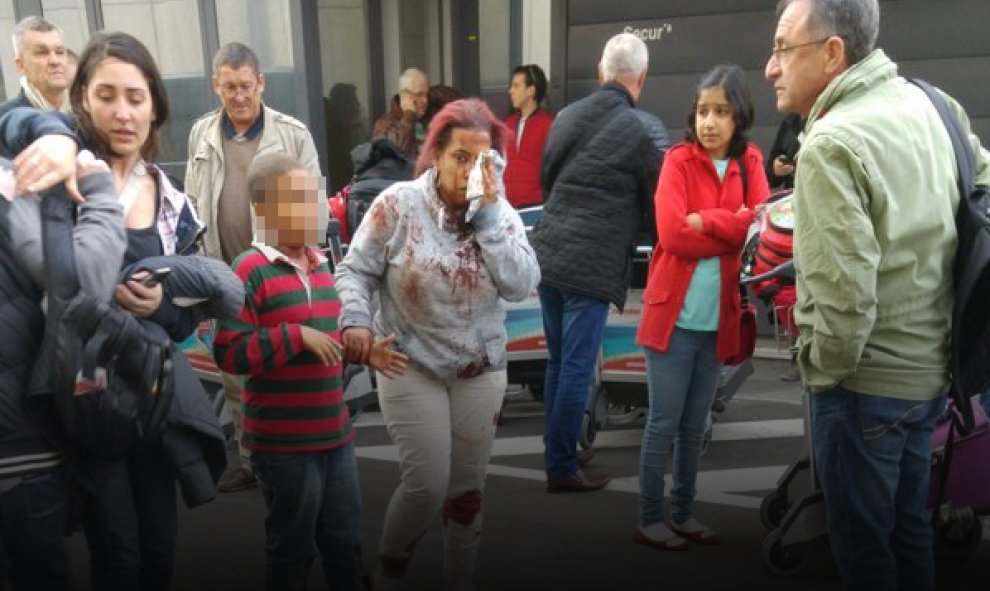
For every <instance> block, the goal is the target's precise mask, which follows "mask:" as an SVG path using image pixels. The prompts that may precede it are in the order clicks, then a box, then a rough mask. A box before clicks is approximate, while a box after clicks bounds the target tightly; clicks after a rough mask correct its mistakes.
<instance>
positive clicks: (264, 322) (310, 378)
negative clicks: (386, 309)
mask: <svg viewBox="0 0 990 591" xmlns="http://www.w3.org/2000/svg"><path fill="white" fill-rule="evenodd" d="M307 255H308V256H309V259H310V268H311V270H310V272H309V273H308V274H304V273H303V271H302V270H301V269H300V268H299V267H297V266H296V265H294V264H293V263H292V262H290V261H289V259H288V258H286V257H285V255H283V254H282V253H280V252H279V251H277V250H275V249H274V248H271V247H268V246H265V245H263V244H255V245H254V246H253V247H252V248H251V249H249V250H247V251H245V252H244V253H242V254H241V255H240V256H239V257H237V259H236V260H235V261H234V262H233V265H232V267H233V269H234V273H236V274H237V276H238V277H240V278H241V281H243V282H244V291H245V297H244V307H243V308H241V313H240V315H239V316H238V317H237V319H227V320H222V321H221V322H220V324H219V328H218V330H217V334H216V335H215V336H214V340H213V356H214V357H215V358H216V362H217V366H219V367H220V369H221V370H222V371H225V372H228V373H233V374H242V375H247V376H248V377H247V380H245V384H244V439H243V442H242V444H243V445H244V447H246V448H248V449H251V450H254V451H276V452H305V451H319V450H325V449H330V448H333V447H336V446H338V445H342V444H344V443H347V442H348V441H350V440H351V439H353V437H354V433H353V432H352V430H351V425H350V420H349V419H350V417H349V415H348V412H347V406H346V405H345V404H344V392H343V388H342V370H343V365H342V364H341V363H336V364H334V365H331V366H326V365H323V363H321V362H320V361H319V359H318V358H317V357H316V356H315V355H314V354H313V353H310V352H309V351H306V350H304V349H303V342H302V335H301V332H300V328H301V327H302V326H309V327H311V328H314V329H317V330H321V331H323V332H325V333H328V334H330V335H331V336H333V337H334V338H335V339H337V340H339V339H340V332H339V330H338V327H337V318H338V316H339V315H340V306H341V305H340V298H339V297H338V295H337V289H336V287H335V286H334V281H333V275H332V274H331V273H330V268H329V266H328V265H327V261H326V258H324V257H323V256H322V255H320V254H319V252H318V251H316V250H314V249H307Z"/></svg>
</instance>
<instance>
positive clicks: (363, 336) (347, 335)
mask: <svg viewBox="0 0 990 591" xmlns="http://www.w3.org/2000/svg"><path fill="white" fill-rule="evenodd" d="M343 339H344V359H346V360H347V362H348V363H357V364H359V365H366V364H367V363H368V355H370V354H371V344H372V343H371V341H372V337H371V329H369V328H365V327H363V326H350V327H348V328H345V329H344V332H343Z"/></svg>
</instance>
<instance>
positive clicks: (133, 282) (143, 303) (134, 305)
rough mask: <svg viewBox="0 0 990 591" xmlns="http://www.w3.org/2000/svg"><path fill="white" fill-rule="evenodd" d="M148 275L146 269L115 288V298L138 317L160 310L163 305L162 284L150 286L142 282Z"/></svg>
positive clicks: (122, 306) (145, 316)
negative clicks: (159, 307)
mask: <svg viewBox="0 0 990 591" xmlns="http://www.w3.org/2000/svg"><path fill="white" fill-rule="evenodd" d="M145 275H147V272H146V271H141V272H140V273H136V274H135V275H134V276H133V277H132V278H131V279H129V280H127V281H126V282H125V283H121V284H119V285H117V287H116V288H115V289H114V292H113V295H114V299H116V300H117V304H119V305H120V307H121V308H123V309H125V310H127V311H128V312H130V313H131V314H134V315H135V316H137V317H138V318H147V317H148V316H151V315H152V314H154V313H155V311H156V310H158V306H161V305H162V286H161V284H159V285H155V286H154V287H148V286H147V285H142V284H141V279H143V278H144V276H145Z"/></svg>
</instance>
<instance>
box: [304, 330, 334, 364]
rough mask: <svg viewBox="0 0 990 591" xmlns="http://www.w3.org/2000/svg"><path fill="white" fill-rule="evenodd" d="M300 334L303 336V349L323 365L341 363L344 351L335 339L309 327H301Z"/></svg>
mask: <svg viewBox="0 0 990 591" xmlns="http://www.w3.org/2000/svg"><path fill="white" fill-rule="evenodd" d="M299 332H300V334H301V335H302V340H303V349H305V350H307V351H309V352H310V353H312V354H313V355H316V357H317V358H319V360H320V362H322V363H323V365H333V364H335V363H340V360H341V353H342V352H343V349H342V348H341V346H340V343H338V342H337V341H335V340H333V337H331V336H330V335H328V334H327V333H325V332H322V331H319V330H316V329H315V328H311V327H309V326H300V327H299Z"/></svg>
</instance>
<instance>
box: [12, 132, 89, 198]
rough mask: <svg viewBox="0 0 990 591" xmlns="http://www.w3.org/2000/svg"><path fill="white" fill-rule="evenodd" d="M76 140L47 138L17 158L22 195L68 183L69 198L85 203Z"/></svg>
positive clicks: (15, 159) (16, 165) (18, 181)
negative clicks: (79, 175) (77, 177)
mask: <svg viewBox="0 0 990 591" xmlns="http://www.w3.org/2000/svg"><path fill="white" fill-rule="evenodd" d="M77 152H78V148H77V146H76V140H74V139H72V138H71V137H69V136H67V135H58V134H52V135H45V136H41V137H40V138H38V139H37V140H35V141H34V143H32V144H31V145H30V146H28V147H27V148H25V149H24V151H22V152H21V153H20V154H18V155H17V158H14V179H15V180H16V181H17V189H18V192H20V193H37V192H40V191H44V190H46V189H50V188H52V187H54V186H55V185H57V184H58V183H61V182H63V181H64V182H65V188H66V190H67V191H68V193H69V197H70V198H71V199H72V200H73V201H75V202H76V203H82V202H83V201H84V199H83V197H82V195H80V194H79V188H78V187H77V186H76V154H77Z"/></svg>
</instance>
